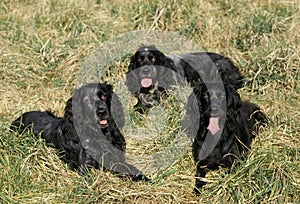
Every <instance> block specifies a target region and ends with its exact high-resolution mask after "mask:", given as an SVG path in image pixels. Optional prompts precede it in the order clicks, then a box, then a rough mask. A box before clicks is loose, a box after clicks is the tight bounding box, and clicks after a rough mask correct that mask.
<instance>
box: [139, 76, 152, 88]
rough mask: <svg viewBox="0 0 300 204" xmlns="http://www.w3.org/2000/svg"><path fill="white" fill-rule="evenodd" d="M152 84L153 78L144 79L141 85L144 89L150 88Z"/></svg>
mask: <svg viewBox="0 0 300 204" xmlns="http://www.w3.org/2000/svg"><path fill="white" fill-rule="evenodd" d="M151 84H152V79H151V78H143V79H142V80H141V85H142V87H144V88H148V87H149V86H151Z"/></svg>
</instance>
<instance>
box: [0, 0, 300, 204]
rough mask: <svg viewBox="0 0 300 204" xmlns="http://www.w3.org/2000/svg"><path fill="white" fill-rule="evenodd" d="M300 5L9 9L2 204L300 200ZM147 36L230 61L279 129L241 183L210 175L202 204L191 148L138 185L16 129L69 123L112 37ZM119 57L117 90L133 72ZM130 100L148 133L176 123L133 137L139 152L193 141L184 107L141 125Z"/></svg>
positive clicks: (167, 105) (0, 83) (3, 20)
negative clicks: (185, 129) (183, 119)
mask: <svg viewBox="0 0 300 204" xmlns="http://www.w3.org/2000/svg"><path fill="white" fill-rule="evenodd" d="M299 8H300V5H299V2H298V1H296V0H294V1H280V0H271V1H258V0H255V1H235V0H222V1H193V0H188V1H183V0H179V1H175V0H172V1H166V0H164V1H157V0H155V1H127V0H126V1H120V0H113V1H108V0H98V1H83V2H81V1H76V0H71V1H56V0H51V1H44V0H42V1H9V0H4V1H1V2H0V93H1V97H0V101H1V102H0V104H1V106H0V121H1V123H0V172H1V175H0V203H99V202H105V203H106V202H108V203H116V202H122V203H199V202H200V203H299V202H300V196H299V195H300V165H299V164H300V126H299V121H300V115H299V112H300V102H299V101H300V87H299V81H300V76H299V64H300V52H299V50H300V46H299V45H300V44H299V43H300V40H299V36H300V23H299V22H300V12H299ZM145 29H146V30H147V29H152V30H166V31H175V32H178V33H179V34H181V35H183V36H185V37H186V38H188V39H190V40H193V41H194V42H195V43H197V44H198V45H199V46H200V47H202V48H203V49H205V50H208V51H212V52H217V53H220V54H223V55H225V56H228V57H230V58H231V59H232V60H233V61H234V62H235V64H236V65H237V66H238V67H239V68H240V70H241V72H242V73H243V74H244V75H245V76H246V77H247V78H248V79H251V80H252V83H251V84H248V85H247V86H246V87H245V88H243V89H242V90H241V91H240V94H241V97H242V98H244V99H249V100H251V101H252V102H254V103H256V104H259V105H260V106H261V108H262V109H263V110H264V111H265V113H266V114H267V115H268V117H269V118H270V121H271V125H270V126H269V127H267V128H265V129H263V130H262V131H261V132H260V134H259V135H258V136H257V138H256V139H255V141H254V143H253V146H252V150H251V151H250V153H249V155H248V156H247V157H246V158H245V160H243V161H241V164H240V165H239V166H236V167H234V168H232V170H231V174H227V173H226V172H227V170H226V169H222V168H220V169H219V170H217V171H214V172H209V173H208V175H207V177H206V179H207V180H208V184H207V185H206V186H205V187H204V189H203V192H202V194H201V196H199V197H197V196H195V195H194V194H193V193H192V189H193V186H194V174H195V166H194V162H193V159H192V156H191V148H190V147H189V146H188V147H186V151H185V152H184V153H183V154H182V156H181V157H178V158H172V157H171V154H173V153H174V152H175V153H176V151H175V150H174V151H173V150H170V151H169V152H168V151H166V155H168V154H170V158H172V159H173V160H172V162H170V163H168V165H167V166H166V168H165V169H163V170H162V171H159V172H155V173H152V174H150V175H149V176H150V177H151V178H153V180H154V182H153V183H143V182H138V183H135V182H132V181H130V180H127V179H120V178H117V177H115V176H113V175H112V174H111V173H110V172H107V171H96V170H93V171H92V172H91V173H90V174H88V175H86V176H80V175H78V174H77V173H76V172H73V171H71V170H70V169H69V168H68V167H67V166H66V164H64V163H63V162H61V160H60V159H59V157H58V156H57V152H56V150H54V149H53V148H51V147H49V146H46V144H45V143H44V141H43V140H41V139H38V138H36V137H34V136H33V135H32V134H31V133H23V134H15V133H11V132H9V131H8V127H9V124H10V123H11V122H12V120H13V119H15V118H16V117H18V116H19V115H20V114H21V113H22V112H25V111H29V110H52V111H54V112H55V113H56V114H57V115H59V116H61V115H62V114H63V109H64V106H65V102H66V101H67V99H68V98H69V97H70V96H71V93H72V90H73V88H74V86H75V85H76V75H78V74H79V73H80V68H81V65H82V64H83V63H84V61H85V59H86V58H87V57H88V56H90V54H91V53H93V51H95V50H96V49H97V48H98V47H99V46H100V45H101V44H103V43H105V42H107V41H108V40H111V39H113V38H114V37H117V36H118V35H120V34H123V33H126V32H129V31H135V30H145ZM131 49H132V50H134V49H135V48H131ZM116 60H117V61H116V62H115V66H113V67H110V69H109V71H108V72H107V73H106V75H105V78H106V80H108V81H109V82H110V83H112V84H114V85H115V86H117V82H118V80H120V79H121V78H122V77H124V75H125V72H126V67H127V65H128V59H127V60H120V59H116ZM118 60H120V61H118ZM171 95H172V93H171ZM175 95H176V93H175ZM128 100H129V103H128V102H127V104H126V105H128V107H127V109H126V110H128V114H129V115H130V116H131V117H132V121H133V122H134V125H136V126H137V127H139V128H140V129H141V131H142V134H145V131H146V130H147V129H151V128H153V127H150V126H149V124H148V121H150V122H152V123H154V124H155V121H159V120H158V119H161V120H163V122H164V124H166V125H165V126H163V127H162V129H161V130H160V131H161V132H159V133H158V136H157V137H155V138H152V139H151V138H150V140H149V141H148V142H147V143H143V142H142V141H136V140H134V139H132V138H131V137H130V133H131V132H130V126H129V127H128V128H127V129H126V128H125V130H124V131H125V133H126V134H125V136H126V139H127V143H128V152H130V153H131V154H134V155H147V154H148V155H149V154H150V153H152V152H153V153H155V152H160V151H162V150H163V149H164V148H165V147H168V146H169V145H170V143H171V142H172V140H173V138H174V137H175V136H176V135H178V134H181V133H180V131H179V129H178V125H179V124H180V116H181V111H180V110H181V109H180V108H182V107H181V106H180V103H178V101H176V100H174V98H172V97H170V98H168V99H167V100H166V101H165V102H164V103H163V104H162V107H163V108H164V110H165V117H164V118H155V117H154V118H151V117H150V116H149V117H145V116H139V115H137V114H136V113H134V112H133V111H132V104H133V102H134V99H132V98H130V97H129V99H128ZM152 123H151V124H152ZM143 128H145V129H143ZM151 130H152V129H151ZM126 131H127V132H126ZM153 131H155V130H153ZM142 136H143V135H142ZM158 156H159V154H158Z"/></svg>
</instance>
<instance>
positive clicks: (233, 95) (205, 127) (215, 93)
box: [189, 83, 266, 194]
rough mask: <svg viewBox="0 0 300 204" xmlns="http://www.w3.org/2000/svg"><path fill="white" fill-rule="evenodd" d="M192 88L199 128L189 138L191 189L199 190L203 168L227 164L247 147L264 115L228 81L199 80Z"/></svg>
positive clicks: (203, 183)
mask: <svg viewBox="0 0 300 204" xmlns="http://www.w3.org/2000/svg"><path fill="white" fill-rule="evenodd" d="M193 92H194V94H195V96H196V99H197V105H198V106H197V108H198V110H199V113H200V114H199V115H200V118H199V120H198V121H199V126H198V127H199V128H198V131H197V134H196V137H195V138H194V140H193V157H194V160H195V163H196V166H197V170H196V185H195V188H194V191H195V192H196V193H197V194H199V193H200V191H201V189H202V186H204V185H205V184H206V182H205V181H203V180H201V178H204V177H205V175H206V171H207V169H210V170H215V169H217V168H218V167H219V166H224V167H228V168H230V167H231V166H232V164H233V161H234V160H235V159H236V158H237V157H240V156H242V155H243V153H245V152H247V151H248V150H249V149H250V145H251V142H252V139H253V138H254V137H255V134H254V131H255V130H257V128H258V126H257V124H259V123H261V124H262V123H265V122H266V116H265V115H264V114H263V113H262V112H261V111H260V109H259V107H258V106H256V105H255V104H252V103H249V102H245V101H241V99H240V96H239V94H238V93H237V92H236V90H235V88H234V87H233V86H232V85H231V84H224V87H223V85H220V84H207V83H206V84H204V83H199V84H198V85H197V86H196V87H195V88H194V91H193ZM190 99H191V97H190V98H189V100H190ZM190 105H193V103H190ZM194 105H195V104H194ZM190 111H195V110H190ZM189 114H194V113H193V112H191V113H189ZM216 118H217V123H218V125H216V124H214V125H212V124H213V122H211V121H213V120H214V119H216ZM211 126H215V127H214V128H212V127H211ZM216 127H218V128H216Z"/></svg>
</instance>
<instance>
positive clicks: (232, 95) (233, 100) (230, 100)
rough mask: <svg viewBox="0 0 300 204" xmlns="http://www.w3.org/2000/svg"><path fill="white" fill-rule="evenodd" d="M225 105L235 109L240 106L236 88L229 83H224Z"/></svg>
mask: <svg viewBox="0 0 300 204" xmlns="http://www.w3.org/2000/svg"><path fill="white" fill-rule="evenodd" d="M224 87H225V92H226V99H227V104H228V105H227V106H230V107H231V108H233V109H234V110H237V109H238V108H240V107H241V98H240V95H239V94H238V93H237V92H236V89H235V88H234V87H233V86H232V85H230V84H224Z"/></svg>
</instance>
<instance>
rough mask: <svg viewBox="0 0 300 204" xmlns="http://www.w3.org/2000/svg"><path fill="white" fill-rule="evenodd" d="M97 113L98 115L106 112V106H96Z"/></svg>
mask: <svg viewBox="0 0 300 204" xmlns="http://www.w3.org/2000/svg"><path fill="white" fill-rule="evenodd" d="M97 114H99V115H105V114H107V107H106V106H104V105H101V106H99V107H98V108H97Z"/></svg>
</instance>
